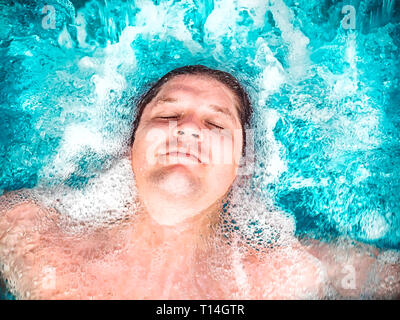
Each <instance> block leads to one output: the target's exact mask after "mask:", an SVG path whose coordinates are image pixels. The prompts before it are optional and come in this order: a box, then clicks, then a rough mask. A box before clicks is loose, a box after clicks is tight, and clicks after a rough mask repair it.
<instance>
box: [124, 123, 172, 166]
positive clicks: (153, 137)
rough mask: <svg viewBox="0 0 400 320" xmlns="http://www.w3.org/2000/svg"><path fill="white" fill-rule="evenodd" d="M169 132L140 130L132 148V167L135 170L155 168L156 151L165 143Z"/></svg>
mask: <svg viewBox="0 0 400 320" xmlns="http://www.w3.org/2000/svg"><path fill="white" fill-rule="evenodd" d="M167 135H168V132H167V130H164V129H162V128H154V127H153V128H148V129H142V130H140V131H139V130H138V132H137V134H136V136H135V142H134V144H133V146H132V151H131V155H132V167H133V169H134V171H135V170H138V169H144V168H147V167H151V166H154V165H155V164H156V163H157V159H156V158H155V155H156V151H157V149H158V148H160V146H162V144H163V143H165V141H166V138H167Z"/></svg>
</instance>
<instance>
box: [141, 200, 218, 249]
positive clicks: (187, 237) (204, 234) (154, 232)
mask: <svg viewBox="0 0 400 320" xmlns="http://www.w3.org/2000/svg"><path fill="white" fill-rule="evenodd" d="M221 209H222V205H221V203H220V202H217V203H215V204H213V205H212V206H210V207H209V208H207V209H206V210H204V211H202V212H200V213H199V214H197V215H196V216H194V217H191V218H188V219H186V220H184V221H183V222H181V223H179V224H176V225H173V226H165V225H161V224H159V223H157V222H156V221H155V220H153V219H152V217H151V215H150V214H149V213H148V212H146V211H145V210H142V211H141V212H140V214H139V216H138V218H137V221H136V222H135V229H136V232H135V233H136V234H137V235H140V237H141V238H142V239H143V240H144V241H146V242H147V243H148V244H149V245H151V246H152V247H157V246H164V245H166V246H168V247H170V248H171V249H173V250H177V249H178V248H179V249H180V250H188V251H191V250H194V249H199V248H205V247H206V246H207V243H208V242H209V240H210V239H211V238H212V237H213V236H215V233H216V229H217V226H218V223H219V222H220V216H221V215H220V212H221Z"/></svg>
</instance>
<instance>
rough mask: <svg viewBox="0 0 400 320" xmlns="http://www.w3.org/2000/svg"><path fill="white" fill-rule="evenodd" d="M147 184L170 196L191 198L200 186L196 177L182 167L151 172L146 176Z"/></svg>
mask: <svg viewBox="0 0 400 320" xmlns="http://www.w3.org/2000/svg"><path fill="white" fill-rule="evenodd" d="M148 182H150V183H151V184H152V185H154V187H155V190H154V191H155V192H157V190H159V191H162V192H165V193H168V194H171V196H173V195H176V196H186V197H189V196H193V195H195V194H197V193H199V192H200V191H201V187H200V186H201V184H200V181H199V179H198V178H197V177H195V176H194V175H193V174H191V173H190V172H189V171H188V170H187V169H186V168H182V167H174V166H171V167H163V168H160V169H157V170H155V171H153V172H152V173H151V174H150V175H149V176H148Z"/></svg>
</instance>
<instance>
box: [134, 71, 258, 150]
mask: <svg viewBox="0 0 400 320" xmlns="http://www.w3.org/2000/svg"><path fill="white" fill-rule="evenodd" d="M184 74H190V75H203V76H207V77H210V78H212V79H215V80H217V81H219V82H221V83H223V84H224V85H225V86H227V87H228V88H229V89H230V90H231V91H232V92H233V93H234V94H235V96H236V98H237V102H238V104H239V108H238V110H237V111H238V114H239V119H240V123H241V125H242V132H243V150H242V151H243V152H242V154H243V155H244V154H245V147H246V130H245V129H246V128H247V127H250V119H251V115H252V112H253V109H252V106H251V103H250V99H249V96H248V94H247V92H246V90H245V89H244V88H243V87H242V85H241V84H240V83H239V81H238V80H237V79H236V78H235V77H234V76H233V75H231V74H230V73H228V72H225V71H221V70H216V69H211V68H208V67H205V66H203V65H189V66H184V67H180V68H177V69H174V70H172V71H170V72H168V73H167V74H166V75H164V76H163V77H162V78H160V79H159V80H158V81H156V82H155V83H154V84H153V85H152V86H151V88H150V89H149V90H148V91H147V92H146V93H145V94H144V95H142V96H141V97H140V99H139V100H138V101H137V103H136V108H137V112H136V117H135V120H134V121H133V125H132V134H131V138H130V145H131V146H132V145H133V142H134V140H135V134H136V130H137V128H138V126H139V123H140V119H141V117H142V114H143V111H144V109H145V108H146V106H147V105H148V104H149V103H150V102H151V101H152V100H153V99H154V98H155V97H156V96H157V94H158V93H159V92H160V90H161V88H162V86H163V85H164V84H166V83H167V82H168V81H169V80H171V79H173V78H175V77H176V76H179V75H184Z"/></svg>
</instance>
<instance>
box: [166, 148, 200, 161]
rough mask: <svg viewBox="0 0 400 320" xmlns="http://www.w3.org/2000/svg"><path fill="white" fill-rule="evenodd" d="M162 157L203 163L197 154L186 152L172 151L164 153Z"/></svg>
mask: <svg viewBox="0 0 400 320" xmlns="http://www.w3.org/2000/svg"><path fill="white" fill-rule="evenodd" d="M162 155H163V156H168V157H175V158H179V159H183V160H190V161H193V160H195V161H196V162H197V163H202V161H201V160H200V158H199V156H198V155H197V154H196V153H194V152H189V151H185V150H172V151H169V152H166V153H163V154H162Z"/></svg>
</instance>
